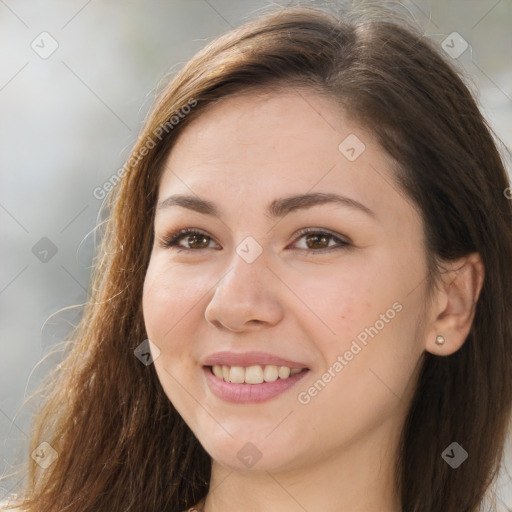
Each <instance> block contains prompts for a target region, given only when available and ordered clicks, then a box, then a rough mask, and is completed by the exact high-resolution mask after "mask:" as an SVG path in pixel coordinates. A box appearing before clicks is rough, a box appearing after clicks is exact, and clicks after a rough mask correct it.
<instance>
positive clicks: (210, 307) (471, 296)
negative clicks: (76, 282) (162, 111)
mask: <svg viewBox="0 0 512 512" xmlns="http://www.w3.org/2000/svg"><path fill="white" fill-rule="evenodd" d="M350 134H355V135H356V136H357V137H358V138H359V139H360V140H361V141H362V142H363V143H364V144H365V146H366V148H365V150H364V151H363V152H362V153H361V155H360V156H359V157H358V158H356V159H355V160H354V161H349V160H348V159H347V158H346V157H345V156H344V154H342V152H340V150H339V149H338V146H339V144H340V143H341V142H342V141H343V140H344V139H345V138H346V137H347V136H348V135H350ZM391 165H392V162H391V161H390V159H389V158H388V157H387V155H386V154H385V153H384V151H383V150H382V149H381V148H380V147H379V146H378V145H377V143H376V142H375V140H374V139H373V137H372V134H371V133H368V132H366V131H364V130H362V129H361V128H360V127H359V126H358V125H357V124H356V123H354V122H353V121H351V120H350V119H349V118H348V117H347V116H346V115H345V114H344V113H343V111H342V110H341V109H340V108H338V107H337V106H336V104H335V103H334V102H332V101H331V100H330V99H328V98H325V97H322V96H320V95H318V94H317V93H316V92H314V91H312V90H308V89H304V90H297V89H295V90H294V89H289V90H281V91H266V92H264V91H260V92H258V93H256V92H250V93H246V94H238V95H235V96H232V97H229V98H226V99H224V100H223V101H220V102H219V103H217V104H216V105H214V106H212V107H210V108H209V109H208V110H206V111H205V112H204V113H202V114H201V116H199V117H198V118H197V119H195V120H194V121H193V122H192V123H191V124H190V125H189V126H187V128H186V129H185V130H184V131H183V132H182V133H181V134H180V136H179V138H178V140H177V142H176V144H175V146H174V147H173V150H172V151H171V153H170V154H169V156H168V158H167V160H166V162H165V167H164V171H163V174H162V178H161V182H160V185H159V193H158V201H159V202H160V201H162V200H163V199H165V198H167V197H168V196H170V195H171V194H177V193H183V194H192V195H194V196H199V197H201V198H203V199H207V200H210V201H213V202H215V203H216V204H217V205H218V207H219V209H220V211H221V214H220V217H215V216H210V215H205V214H202V213H198V212H194V211H192V210H189V209H186V208H184V207H181V206H172V207H169V208H161V209H157V212H156V215H155V223H154V229H155V244H154V247H153V250H152V254H151V259H150V263H149V267H148V270H147V275H146V280H145V285H144V295H143V312H144V319H145V324H146V329H147V334H148V337H149V339H151V340H152V341H153V342H154V343H155V344H156V345H157V346H158V348H159V350H160V355H159V357H157V358H156V360H155V368H156V371H157V374H158V377H159V379H160V382H161V384H162V386H163V389H164V390H165V393H166V394H167V396H168V397H169V399H170V400H171V401H172V402H173V404H174V405H175V407H176V409H177V410H178V411H179V413H180V414H181V415H182V417H183V418H184V420H185V421H186V423H187V424H188V425H189V427H190V428H191V429H192V431H193V432H194V434H195V435H196V436H197V438H198V439H199V441H200V442H201V444H202V445H203V446H204V448H205V449H206V450H207V452H208V453H209V454H210V455H211V457H212V479H211V486H210V489H211V491H210V492H209V494H208V496H207V499H206V507H205V510H206V511H207V512H216V511H224V512H231V511H239V510H246V511H249V512H252V511H254V512H256V511H266V510H279V511H282V512H292V511H293V512H298V511H304V510H308V511H316V510H322V511H323V512H334V511H337V512H339V511H340V510H342V511H344V512H356V511H357V512H363V511H365V512H369V511H378V512H397V511H399V510H400V502H399V499H398V497H397V495H396V492H395V487H394V483H393V471H394V466H395V457H396V448H397V442H398V438H399V434H400V431H401V429H402V426H403V421H404V418H405V415H406V413H407V409H408V406H409V402H410V399H411V396H412V392H413V390H414V385H415V383H416V379H417V375H418V370H419V367H420V363H421V359H422V355H423V353H424V351H429V352H432V353H435V354H438V355H448V354H450V353H453V352H455V351H456V350H458V349H459V348H460V346H461V345H462V344H463V343H464V340H465V338H466V336H467V334H468V333H469V329H470V326H471V321H472V319H473V314H474V303H475V302H476V299H477V297H478V294H479V292H480V289H481V284H482V279H483V267H482V264H481V261H480V259H479V257H478V255H477V254H473V255H470V256H468V257H467V258H464V259H463V260H459V261H457V262H453V263H452V264H450V265H451V266H450V267H448V269H449V270H450V269H451V271H449V272H446V274H444V278H443V279H444V280H443V285H442V286H441V288H440V289H439V291H437V292H436V295H435V297H434V300H433V301H432V304H431V307H430V308H428V309H427V308H426V300H425V297H426V280H425V277H426V270H427V267H426V260H425V250H424V235H423V225H422V221H421V217H420V215H419V214H418V212H417V211H416V210H415V208H414V206H413V204H412V203H411V201H410V200H409V199H408V198H407V197H405V196H404V194H403V193H402V192H401V191H400V190H398V188H397V186H396V185H395V184H394V182H393V180H392V167H391ZM306 192H326V193H329V192H336V193H338V194H343V195H345V196H348V197H350V198H352V199H355V200H357V201H359V202H360V203H362V204H364V205H365V206H366V207H368V208H369V209H371V210H372V211H373V212H374V217H373V216H370V215H366V214H365V213H364V212H362V211H358V210H356V209H352V208H350V207H346V206H339V205H335V204H322V205H316V206H312V207H309V208H306V209H303V210H297V211H294V212H291V213H289V214H287V215H285V216H284V217H282V218H278V219H274V218H271V217H270V216H268V215H267V214H266V213H265V210H266V207H267V205H268V204H269V203H270V202H271V201H273V200H274V199H276V198H280V197H285V196H288V195H293V194H303V193H306ZM186 227H190V228H197V229H199V230H201V231H203V232H205V233H206V234H207V236H208V237H210V238H206V240H204V239H201V237H199V245H198V242H197V240H196V241H195V243H196V245H194V239H193V238H192V239H191V238H190V237H187V235H185V236H184V237H183V238H182V239H181V242H180V245H181V249H182V251H181V252H178V251H177V250H176V248H163V247H162V246H161V241H162V239H164V238H165V237H166V236H168V235H170V234H172V233H173V232H175V231H177V230H179V229H182V228H186ZM301 228H318V229H321V230H328V231H330V232H332V233H333V234H334V236H338V237H339V238H340V239H341V240H347V239H348V240H350V243H351V245H350V246H349V247H345V248H341V249H336V248H335V246H337V245H338V241H337V239H336V238H334V239H327V241H325V244H323V243H322V242H316V243H313V245H310V246H308V245H307V241H308V235H306V236H304V235H301V236H300V237H299V236H297V235H296V232H297V231H298V230H299V229H301ZM248 236H251V237H253V238H254V239H255V240H256V241H257V242H258V244H259V245H260V246H261V248H262V250H263V252H262V253H261V255H260V256H259V257H258V258H257V259H256V260H255V261H253V262H252V263H248V262H246V261H245V260H244V259H243V258H242V257H240V256H239V255H238V254H237V252H236V248H237V246H238V245H239V244H240V243H241V242H242V241H243V240H244V239H245V238H246V237H248ZM309 238H311V235H309ZM313 242H314V240H313ZM310 244H311V242H310ZM198 246H199V247H207V248H194V247H198ZM186 247H188V248H189V249H188V250H186V249H185V248H186ZM191 247H192V248H191ZM311 247H313V248H311ZM325 247H328V250H327V251H324V252H319V249H320V248H325ZM329 248H332V249H330V250H329ZM301 249H302V250H301ZM308 251H309V252H308ZM315 252H316V254H315ZM457 269H458V270H457ZM396 302H398V303H399V304H400V305H401V306H402V308H401V310H400V311H399V312H396V314H395V315H394V318H393V319H391V320H389V321H388V322H385V325H384V327H383V328H381V329H380V330H379V331H378V334H377V335H375V336H374V337H373V338H371V337H369V338H368V341H367V345H366V346H364V345H362V344H361V343H359V345H361V347H362V350H361V351H360V352H358V353H357V355H355V356H354V357H353V358H352V360H350V361H348V364H347V365H346V366H344V367H343V369H342V370H341V371H339V372H338V373H335V374H336V376H335V377H333V378H332V379H331V381H330V382H329V383H328V384H327V385H326V386H325V387H324V388H323V389H322V390H321V392H319V393H318V394H317V395H316V396H314V397H312V398H311V400H310V401H309V403H307V404H304V403H300V402H299V400H298V393H299V392H302V391H305V390H306V391H307V390H308V388H310V387H311V386H312V385H313V384H314V383H315V381H317V380H318V379H319V378H321V377H322V374H324V373H325V372H327V371H328V369H329V368H330V367H331V368H332V366H333V364H334V363H335V361H336V360H337V357H338V356H339V355H342V356H343V354H344V353H345V352H346V351H347V350H349V349H350V347H351V343H352V342H353V341H354V340H355V339H356V336H357V335H358V334H359V333H361V331H364V329H365V328H368V327H370V326H374V325H375V323H376V321H377V320H379V318H382V317H381V316H380V315H382V314H385V312H386V311H387V310H389V309H390V308H392V305H393V304H394V303H396ZM438 334H442V335H443V336H444V337H445V339H446V343H445V344H444V345H443V346H438V345H436V344H435V338H436V335H438ZM220 350H230V351H235V352H244V351H250V350H258V351H264V352H269V353H272V354H277V355H279V356H281V357H284V358H286V359H291V360H293V361H299V362H302V363H304V364H305V365H306V366H307V367H308V368H309V369H310V372H309V374H308V375H307V376H306V377H305V378H304V379H303V380H302V381H301V382H299V383H298V384H297V386H294V387H293V388H291V389H289V390H287V391H286V392H284V393H282V394H281V395H278V396H277V397H275V398H273V399H271V400H268V401H266V402H261V403H254V404H233V403H229V402H226V401H223V400H221V399H220V398H217V397H216V396H215V395H213V394H212V392H211V391H210V389H209V387H208V384H207V382H206V380H205V378H204V374H203V370H202V367H201V360H202V358H204V357H205V356H206V355H210V354H212V353H214V352H217V351H220ZM331 373H332V370H331ZM247 442H251V443H252V444H254V445H255V446H256V447H257V449H258V450H259V452H260V453H261V458H260V459H259V460H258V462H257V463H256V464H254V466H252V467H251V468H248V467H246V466H245V465H244V463H242V462H241V461H240V460H239V459H238V458H237V453H238V451H239V450H240V449H241V448H242V447H243V446H244V445H245V444H246V443H247ZM333 475H335V477H333Z"/></svg>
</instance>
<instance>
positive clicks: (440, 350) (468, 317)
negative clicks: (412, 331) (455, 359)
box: [425, 253, 485, 356]
mask: <svg viewBox="0 0 512 512" xmlns="http://www.w3.org/2000/svg"><path fill="white" fill-rule="evenodd" d="M445 268H446V272H443V274H442V285H440V289H439V290H437V291H436V292H435V293H436V300H435V301H433V304H434V305H433V306H432V308H431V311H430V324H429V325H428V326H427V329H426V331H425V332H426V339H425V350H426V351H427V352H430V353H431V354H434V355H438V356H447V355H450V354H453V353H454V352H457V350H459V349H460V348H461V347H462V345H463V344H464V342H465V341H466V338H467V336H468V334H469V331H470V330H471V324H472V322H473V318H474V316H475V310H476V303H477V301H478V297H479V295H480V291H481V289H482V285H483V282H484V275H485V270H484V265H483V263H482V260H481V258H480V255H479V254H478V253H472V254H470V255H468V256H464V257H463V258H460V259H458V260H455V261H448V262H447V263H446V262H445ZM439 335H440V336H442V337H443V338H444V340H445V341H444V343H443V344H438V343H436V338H437V336H439Z"/></svg>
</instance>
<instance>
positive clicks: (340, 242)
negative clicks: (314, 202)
mask: <svg viewBox="0 0 512 512" xmlns="http://www.w3.org/2000/svg"><path fill="white" fill-rule="evenodd" d="M196 234H197V235H203V236H205V237H206V238H209V239H210V240H211V241H213V242H214V243H216V244H217V242H216V241H215V239H214V238H213V237H212V236H211V235H209V234H208V233H207V232H206V231H204V230H202V229H199V228H183V229H179V230H177V231H174V232H173V233H171V234H170V235H168V236H165V237H163V238H161V239H160V240H161V241H160V247H162V248H164V249H176V250H178V251H187V252H190V251H193V252H196V251H202V250H206V249H211V247H204V248H202V249H190V248H187V247H181V246H180V245H178V242H179V241H180V239H181V238H183V237H185V236H186V235H189V236H192V235H196ZM307 234H321V235H327V236H329V237H330V238H331V239H333V240H337V245H335V246H331V247H324V248H322V249H302V248H300V249H297V250H298V251H301V252H303V253H308V254H319V253H324V252H331V251H333V250H336V249H344V248H349V247H352V246H353V243H352V241H351V240H350V238H348V237H347V236H345V235H341V234H338V233H334V232H332V231H330V230H328V229H325V228H311V227H310V228H302V229H299V230H298V231H296V232H295V233H294V234H293V241H292V242H291V244H289V245H287V246H286V248H288V247H289V246H290V245H293V244H295V243H297V242H298V241H299V240H300V239H301V238H302V237H303V236H305V235H307ZM217 245H219V244H217ZM216 250H218V249H216Z"/></svg>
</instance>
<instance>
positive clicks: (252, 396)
mask: <svg viewBox="0 0 512 512" xmlns="http://www.w3.org/2000/svg"><path fill="white" fill-rule="evenodd" d="M203 371H204V373H205V377H206V380H207V383H208V387H209V388H210V390H211V391H212V393H213V394H214V395H216V396H217V397H218V398H221V399H222V400H226V401H228V402H233V403H257V402H263V401H266V400H270V399H272V398H274V397H276V396H277V395H280V394H281V393H284V392H285V391H286V390H288V389H290V388H291V387H292V386H294V385H295V384H296V383H297V382H299V381H300V380H302V379H303V378H304V377H305V376H306V375H307V373H308V372H309V369H307V368H293V369H290V368H289V367H286V366H275V365H264V366H262V365H252V366H248V367H242V366H226V365H222V366H221V365H214V366H205V367H203Z"/></svg>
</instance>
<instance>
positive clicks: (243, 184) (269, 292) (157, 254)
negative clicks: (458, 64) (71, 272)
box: [16, 6, 512, 512]
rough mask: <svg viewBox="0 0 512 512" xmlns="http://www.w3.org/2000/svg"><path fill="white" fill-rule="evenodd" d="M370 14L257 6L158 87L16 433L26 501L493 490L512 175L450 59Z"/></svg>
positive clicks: (478, 498)
mask: <svg viewBox="0 0 512 512" xmlns="http://www.w3.org/2000/svg"><path fill="white" fill-rule="evenodd" d="M382 13H384V14H385V13H386V11H382ZM382 13H381V15H377V16H373V15H372V14H365V13H362V14H357V13H355V12H354V13H352V14H351V15H350V16H349V15H347V16H343V17H341V18H339V17H338V16H336V15H334V14H332V13H329V12H327V11H324V10H321V9H319V8H313V7H305V6H302V7H301V6H299V7H290V8H285V9H280V10H276V11H274V12H271V13H269V14H267V15H265V16H262V17H260V18H258V19H255V20H253V21H251V22H249V23H247V24H246V25H244V26H242V27H240V28H237V29H235V30H233V31H231V32H230V33H228V34H226V35H224V36H222V37H220V38H218V39H217V40H215V41H213V42H212V43H211V44H209V45H208V46H207V47H206V48H205V49H204V50H202V51H201V52H199V53H198V54H197V55H196V56H195V57H194V58H193V59H192V60H191V61H190V62H189V63H188V64H187V65H186V66H185V68H184V69H183V70H182V71H181V72H180V73H179V75H178V76H177V77H176V78H175V79H174V80H173V81H172V82H171V83H170V84H169V85H168V86H167V88H166V89H165V90H164V91H163V93H162V94H161V95H160V97H159V99H158V100H157V102H156V104H155V106H154V108H153V110H152V112H151V114H150V115H149V116H148V119H147V121H146V123H145V126H144V128H143V130H142V132H141V135H140V137H139V139H138V141H137V143H136V145H135V147H134V149H133V151H132V153H131V155H130V157H129V159H128V161H127V164H126V166H125V168H124V172H123V173H122V175H120V176H119V180H118V183H117V184H116V187H115V189H114V192H113V194H112V195H111V196H110V208H111V215H110V217H109V221H108V224H107V228H106V232H105V234H104V241H103V245H102V246H101V248H100V251H99V253H98V260H97V263H96V268H95V274H94V280H93V283H92V289H93V290H94V293H95V295H94V299H93V300H91V302H90V303H89V304H88V307H87V309H86V311H85V314H84V317H83V320H82V322H81V324H80V326H79V328H78V329H77V331H76V333H75V336H74V343H73V345H72V348H71V351H70V353H69V355H68V356H67V357H66V359H65V360H64V362H63V364H62V365H61V366H60V367H59V368H58V369H57V370H56V375H55V376H53V379H57V380H56V384H55V388H54V390H53V392H52V394H51V396H50V398H49V399H48V401H47V403H46V404H45V406H44V408H43V409H42V411H41V413H40V415H39V417H38V421H37V425H36V428H35V430H34V434H33V440H32V450H39V452H37V451H36V454H37V453H39V456H40V458H41V459H42V460H46V461H49V460H52V459H53V460H52V462H51V464H40V463H37V462H36V461H35V460H34V461H32V462H31V466H30V479H29V483H28V488H27V490H26V491H25V492H24V493H22V496H21V497H20V499H19V500H18V503H16V505H17V506H18V507H19V508H20V509H21V510H25V511H27V512H29V511H30V512H31V511H38V512H53V511H59V510H70V511H76V512H79V511H80V512H86V511H91V512H92V511H95V512H97V511H109V512H110V511H121V510H130V511H175V512H181V511H183V510H185V509H190V510H194V509H195V510H198V511H199V510H201V511H203V510H204V511H205V512H217V511H221V510H222V511H232V510H247V511H264V510H279V511H284V512H287V511H292V510H293V511H298V510H308V511H317V510H322V511H324V512H325V511H341V510H342V511H344V512H349V511H350V512H355V511H361V510H364V511H367V512H368V511H379V512H399V511H407V512H437V511H443V512H461V511H467V512H470V511H477V510H479V507H481V506H482V505H483V504H484V503H485V502H486V500H487V499H490V500H491V501H492V498H493V497H492V495H491V496H489V492H488V491H489V489H490V484H491V483H492V481H493V478H494V477H495V475H496V471H497V469H498V468H499V464H500V461H501V457H502V451H503V446H504V441H505V438H506V434H507V427H508V422H509V419H510V404H511V400H512V396H511V391H512V364H511V355H510V354H511V346H510V343H511V328H512V327H511V313H512V303H511V301H512V273H511V272H510V262H511V261H512V233H511V214H512V210H511V206H510V202H509V201H508V200H507V198H506V197H505V190H506V189H507V188H508V187H509V181H508V179H507V175H506V172H505V169H504V166H503V163H502V161H501V159H500V155H499V152H498V150H497V148H496V145H495V142H494V140H493V138H492V135H491V130H490V128H489V127H488V125H487V123H486V122H485V120H484V118H483V117H482V115H481V114H480V112H479V110H478V107H477V105H476V104H475V101H474V99H473V98H472V96H471V93H470V92H469V91H468V89H467V88H466V86H465V85H464V84H463V82H462V81H461V79H460V78H459V76H458V74H457V72H456V71H455V70H454V69H452V67H451V66H450V65H449V64H447V62H445V60H444V59H443V58H442V57H441V56H440V54H439V52H438V51H437V49H436V48H434V47H433V46H432V44H431V43H430V42H429V41H428V40H426V38H425V37H423V36H421V35H420V34H419V33H417V32H415V31H414V30H413V29H412V28H411V27H408V26H406V24H403V23H401V22H399V21H396V18H395V17H394V15H393V13H391V12H389V13H388V14H389V16H388V17H387V18H386V17H385V16H383V14H382ZM52 382H55V380H54V381H52ZM43 442H44V443H48V444H44V445H42V444H41V443H43ZM52 450H54V451H55V453H54V452H53V451H52ZM43 465H46V466H47V467H46V468H45V469H43V468H42V466H43ZM486 493H487V494H486ZM191 507H192V508H191Z"/></svg>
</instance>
